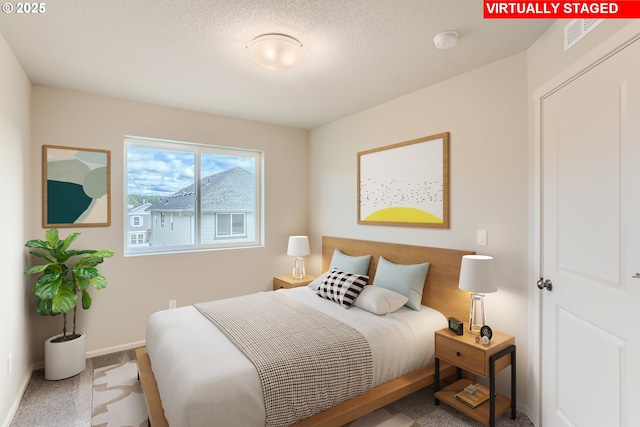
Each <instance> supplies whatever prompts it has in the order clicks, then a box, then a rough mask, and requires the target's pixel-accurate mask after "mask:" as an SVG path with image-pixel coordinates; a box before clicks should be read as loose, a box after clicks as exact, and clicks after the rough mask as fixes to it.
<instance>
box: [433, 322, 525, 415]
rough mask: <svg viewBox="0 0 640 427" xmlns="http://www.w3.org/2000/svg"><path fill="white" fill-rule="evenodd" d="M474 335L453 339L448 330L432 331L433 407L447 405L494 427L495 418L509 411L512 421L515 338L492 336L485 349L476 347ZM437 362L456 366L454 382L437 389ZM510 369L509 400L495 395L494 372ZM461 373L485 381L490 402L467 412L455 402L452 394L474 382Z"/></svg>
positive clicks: (463, 405) (460, 404) (469, 333)
mask: <svg viewBox="0 0 640 427" xmlns="http://www.w3.org/2000/svg"><path fill="white" fill-rule="evenodd" d="M476 336H477V334H472V333H471V332H469V331H467V330H465V331H464V335H455V334H454V333H453V332H451V331H449V329H447V328H445V329H441V330H439V331H436V337H435V338H436V348H435V356H436V358H435V365H436V366H435V368H436V372H435V391H436V394H435V403H436V405H438V404H440V401H442V402H444V403H446V404H447V405H450V406H452V407H454V408H456V409H458V410H459V411H461V412H463V413H464V414H466V415H468V416H470V417H471V418H473V419H474V420H476V421H478V422H480V423H482V424H484V425H490V426H491V427H493V426H495V423H496V417H498V416H500V415H502V414H503V413H504V412H506V411H507V409H509V407H511V418H512V419H514V420H515V419H516V346H515V341H516V340H515V337H513V336H511V335H508V334H504V333H501V332H495V331H494V332H493V337H492V338H491V342H490V343H489V345H483V344H482V343H476V341H475V338H476ZM440 359H442V360H445V361H447V362H449V363H451V364H452V365H454V366H456V368H457V369H456V370H457V378H458V380H457V381H456V382H454V383H453V384H450V385H448V386H447V387H445V388H443V389H440ZM509 365H511V399H509V398H508V397H505V396H503V395H501V394H498V393H496V392H495V390H496V372H499V371H501V370H502V369H504V368H506V367H507V366H509ZM462 370H464V371H466V372H468V373H470V374H472V376H473V375H478V376H480V377H483V378H489V384H490V386H489V391H490V398H489V401H488V402H484V403H483V404H481V405H480V406H477V407H476V408H470V407H469V406H467V405H465V404H464V403H462V402H460V401H459V400H458V399H456V397H455V395H456V393H458V392H460V391H462V390H463V389H464V388H465V387H466V386H467V385H469V384H474V383H475V381H473V380H472V379H469V378H462Z"/></svg>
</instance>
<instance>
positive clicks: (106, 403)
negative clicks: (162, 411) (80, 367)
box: [91, 361, 148, 427]
mask: <svg viewBox="0 0 640 427" xmlns="http://www.w3.org/2000/svg"><path fill="white" fill-rule="evenodd" d="M147 420H148V415H147V407H146V404H145V401H144V396H143V394H142V387H141V386H140V381H139V380H138V367H137V365H136V362H135V361H129V362H123V363H118V364H116V365H111V366H107V367H105V368H98V369H96V370H94V371H93V405H92V410H91V426H92V427H144V426H147V425H148V422H147Z"/></svg>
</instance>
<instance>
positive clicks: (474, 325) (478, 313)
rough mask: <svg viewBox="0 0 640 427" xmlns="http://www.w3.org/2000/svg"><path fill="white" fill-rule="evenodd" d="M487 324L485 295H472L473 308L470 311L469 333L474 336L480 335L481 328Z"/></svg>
mask: <svg viewBox="0 0 640 427" xmlns="http://www.w3.org/2000/svg"><path fill="white" fill-rule="evenodd" d="M486 324H487V319H486V316H485V313H484V295H482V294H475V293H474V294H471V308H470V309H469V331H470V332H471V333H474V334H479V333H480V328H482V326H483V325H486Z"/></svg>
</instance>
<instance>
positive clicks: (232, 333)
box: [194, 292, 373, 427]
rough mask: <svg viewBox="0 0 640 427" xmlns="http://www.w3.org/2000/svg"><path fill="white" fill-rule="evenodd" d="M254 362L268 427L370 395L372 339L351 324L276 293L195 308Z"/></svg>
mask: <svg viewBox="0 0 640 427" xmlns="http://www.w3.org/2000/svg"><path fill="white" fill-rule="evenodd" d="M194 306H195V307H196V309H198V311H200V312H201V313H202V314H203V315H204V316H205V317H207V318H208V319H209V320H211V321H212V322H213V323H214V324H215V325H216V326H217V327H218V328H219V329H220V330H221V331H222V332H224V333H225V335H227V337H228V338H229V339H230V340H231V341H232V342H233V343H234V344H235V345H236V346H237V347H238V348H239V349H240V350H241V351H242V352H243V353H244V354H245V355H246V356H247V358H249V360H251V362H253V364H254V365H255V367H256V369H257V370H258V374H259V376H260V381H261V382H262V389H263V392H264V400H265V409H266V415H267V418H266V423H265V424H266V426H268V427H280V426H288V425H290V424H293V423H295V422H297V421H300V420H303V419H305V418H308V417H310V416H311V415H314V414H316V413H318V412H321V411H324V410H326V409H328V408H330V407H332V406H335V405H337V404H338V403H341V402H343V401H345V400H348V399H350V398H352V397H355V396H358V395H360V394H362V393H365V392H366V391H368V390H369V389H370V388H371V384H372V381H373V361H372V356H371V349H370V347H369V344H368V343H367V340H366V339H365V338H364V337H363V336H362V335H361V334H360V333H359V332H358V331H356V330H355V329H354V328H352V327H351V326H349V325H347V324H345V323H343V322H340V321H339V320H336V319H334V318H333V317H331V316H329V315H326V314H324V313H321V312H319V311H317V310H315V309H313V308H311V307H308V306H307V305H305V304H303V303H301V302H299V301H297V300H295V299H293V298H290V297H287V296H285V295H281V294H279V293H277V292H261V293H257V294H252V295H247V296H243V297H237V298H229V299H224V300H218V301H211V302H207V303H201V304H195V305H194Z"/></svg>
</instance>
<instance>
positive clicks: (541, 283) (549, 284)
mask: <svg viewBox="0 0 640 427" xmlns="http://www.w3.org/2000/svg"><path fill="white" fill-rule="evenodd" d="M536 284H537V285H538V289H540V290H542V289H545V288H546V289H547V290H548V291H550V290H551V289H552V288H553V283H552V282H551V280H549V279H547V280H544V277H541V278H540V279H538V282H537V283H536Z"/></svg>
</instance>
